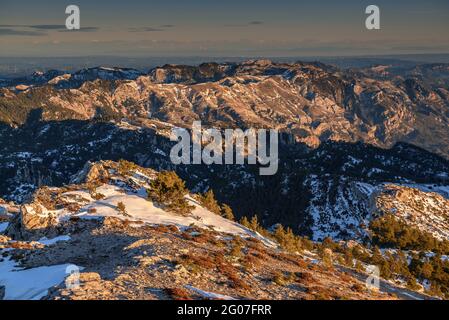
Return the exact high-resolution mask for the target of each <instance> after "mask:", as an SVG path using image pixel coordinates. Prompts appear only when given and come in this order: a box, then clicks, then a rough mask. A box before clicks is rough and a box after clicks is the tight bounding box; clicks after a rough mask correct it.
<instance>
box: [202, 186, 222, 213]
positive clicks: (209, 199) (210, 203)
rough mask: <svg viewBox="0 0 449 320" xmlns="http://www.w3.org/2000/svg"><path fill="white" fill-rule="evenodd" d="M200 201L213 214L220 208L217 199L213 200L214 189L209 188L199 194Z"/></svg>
mask: <svg viewBox="0 0 449 320" xmlns="http://www.w3.org/2000/svg"><path fill="white" fill-rule="evenodd" d="M200 202H201V205H202V206H203V207H205V208H206V209H208V210H210V211H211V212H213V213H215V214H220V211H221V208H220V206H219V204H218V202H217V200H215V195H214V191H213V190H212V189H209V190H208V191H207V192H206V193H204V194H203V195H202V196H200Z"/></svg>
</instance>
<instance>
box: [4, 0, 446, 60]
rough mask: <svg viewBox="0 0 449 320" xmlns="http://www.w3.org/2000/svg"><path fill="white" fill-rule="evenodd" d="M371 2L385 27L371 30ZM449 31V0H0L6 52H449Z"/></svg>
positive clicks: (150, 54)
mask: <svg viewBox="0 0 449 320" xmlns="http://www.w3.org/2000/svg"><path fill="white" fill-rule="evenodd" d="M371 4H374V5H377V6H378V7H379V8H380V12H381V17H380V22H381V29H380V30H367V29H366V28H365V19H366V17H367V15H366V14H365V8H366V7H367V6H368V5H371ZM68 5H78V6H79V8H80V11H81V29H80V30H78V31H68V30H66V29H65V20H66V18H67V15H66V14H65V8H66V6H68ZM448 31H449V1H447V0H426V1H417V0H408V1H405V0H395V1H391V0H390V1H387V0H370V1H365V0H340V1H335V0H321V1H320V0H309V1H301V0H276V1H273V0H271V1H268V0H226V1H223V0H220V1H217V0H179V1H175V0H146V1H143V0H141V1H138V0H120V1H117V0H108V1H106V0H97V1H91V0H89V1H88V0H69V1H66V0H39V1H36V0H34V1H32V0H21V1H16V0H0V57H13V56H18V57H74V56H95V55H99V56H100V55H111V56H124V57H147V56H148V57H160V56H208V57H213V56H217V57H227V56H229V57H232V56H260V57H289V56H314V55H316V56H337V55H348V56H351V55H375V54H379V55H382V54H416V53H418V54H420V53H449V32H448Z"/></svg>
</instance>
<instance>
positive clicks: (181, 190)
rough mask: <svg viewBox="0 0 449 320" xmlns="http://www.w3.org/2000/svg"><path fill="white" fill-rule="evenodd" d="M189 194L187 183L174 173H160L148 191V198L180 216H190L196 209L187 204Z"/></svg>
mask: <svg viewBox="0 0 449 320" xmlns="http://www.w3.org/2000/svg"><path fill="white" fill-rule="evenodd" d="M187 194H188V190H187V188H186V187H185V182H184V181H182V180H181V178H179V177H178V175H177V174H176V173H175V172H173V171H162V172H160V173H159V174H158V175H157V177H156V179H154V180H152V181H151V182H150V188H149V189H148V198H149V199H150V200H151V201H153V202H156V203H158V204H160V205H163V206H164V207H165V208H166V209H167V210H169V211H172V212H175V213H179V214H188V213H190V212H191V211H192V209H193V208H194V207H193V206H191V205H189V203H188V202H187V200H186V198H185V196H186V195H187Z"/></svg>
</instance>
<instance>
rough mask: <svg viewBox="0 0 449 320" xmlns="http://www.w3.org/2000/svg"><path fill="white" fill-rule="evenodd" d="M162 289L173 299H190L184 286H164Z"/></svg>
mask: <svg viewBox="0 0 449 320" xmlns="http://www.w3.org/2000/svg"><path fill="white" fill-rule="evenodd" d="M164 290H165V292H166V293H167V294H168V295H169V296H170V298H172V299H173V300H192V297H191V296H190V293H189V292H188V291H187V290H186V289H184V288H165V289H164Z"/></svg>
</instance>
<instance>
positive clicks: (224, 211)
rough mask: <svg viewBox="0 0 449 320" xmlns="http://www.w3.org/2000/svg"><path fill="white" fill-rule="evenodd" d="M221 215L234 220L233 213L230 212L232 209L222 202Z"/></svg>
mask: <svg viewBox="0 0 449 320" xmlns="http://www.w3.org/2000/svg"><path fill="white" fill-rule="evenodd" d="M221 216H222V217H223V218H226V219H228V220H232V221H233V220H234V213H233V212H232V209H231V207H230V206H228V205H227V204H223V205H222V206H221Z"/></svg>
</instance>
